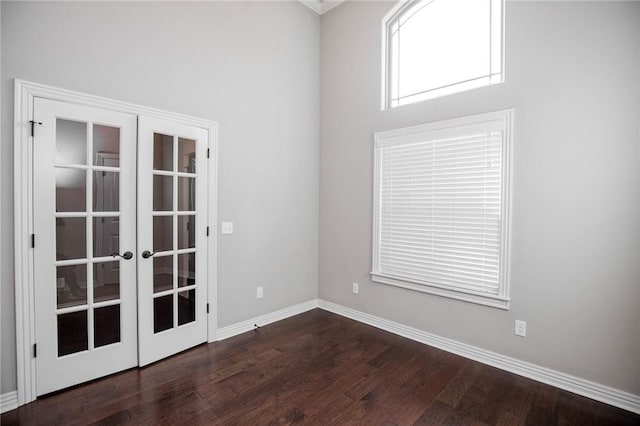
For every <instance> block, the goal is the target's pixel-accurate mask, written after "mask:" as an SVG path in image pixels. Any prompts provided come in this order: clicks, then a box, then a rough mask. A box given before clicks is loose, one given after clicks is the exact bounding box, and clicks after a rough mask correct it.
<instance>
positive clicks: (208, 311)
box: [207, 303, 209, 313]
mask: <svg viewBox="0 0 640 426" xmlns="http://www.w3.org/2000/svg"><path fill="white" fill-rule="evenodd" d="M207 313H209V304H208V303H207Z"/></svg>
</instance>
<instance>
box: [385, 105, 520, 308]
mask: <svg viewBox="0 0 640 426" xmlns="http://www.w3.org/2000/svg"><path fill="white" fill-rule="evenodd" d="M478 117H479V116H476V118H478ZM480 117H485V118H486V116H480ZM470 119H473V118H470ZM458 122H459V123H461V124H462V126H455V125H454V126H453V127H450V128H442V126H440V128H439V129H437V130H435V131H429V130H427V131H424V130H425V129H424V128H422V129H419V131H417V132H414V133H411V132H410V133H408V134H405V135H403V136H393V137H390V138H384V137H379V138H377V142H378V144H377V148H376V149H377V152H376V154H377V177H376V178H377V185H378V186H377V197H376V199H377V200H376V204H377V206H376V208H377V212H376V213H377V223H376V226H377V229H376V244H375V246H376V250H377V253H374V262H375V263H374V274H379V275H383V276H386V277H388V278H392V279H393V278H395V279H399V280H406V281H409V282H411V283H417V284H423V285H428V286H433V287H440V288H443V289H448V290H454V291H461V292H467V293H473V294H482V295H489V296H495V297H499V298H505V293H506V292H505V288H504V282H503V281H504V277H505V275H504V274H503V272H504V271H502V268H503V267H504V266H505V265H503V263H504V259H505V256H504V254H505V253H504V251H503V250H504V249H505V247H504V246H505V241H506V239H505V235H504V233H505V232H507V227H506V226H505V225H506V223H505V219H506V217H505V216H506V214H507V209H506V208H505V207H506V205H505V202H507V199H506V196H505V195H506V194H505V188H506V185H505V183H506V182H505V178H508V175H507V174H506V173H505V172H506V170H505V167H504V166H505V164H504V163H505V154H508V151H507V150H506V149H505V148H506V145H505V138H506V137H508V136H509V135H508V134H507V132H506V129H505V128H504V127H505V126H504V121H501V120H498V121H495V120H490V121H488V122H486V123H477V122H476V123H467V122H465V121H464V120H463V121H462V122H460V121H458ZM449 124H454V123H453V122H449ZM496 124H497V125H496Z"/></svg>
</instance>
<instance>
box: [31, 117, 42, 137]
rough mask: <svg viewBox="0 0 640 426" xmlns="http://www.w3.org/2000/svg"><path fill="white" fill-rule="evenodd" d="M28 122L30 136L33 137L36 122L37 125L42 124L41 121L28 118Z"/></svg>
mask: <svg viewBox="0 0 640 426" xmlns="http://www.w3.org/2000/svg"><path fill="white" fill-rule="evenodd" d="M29 123H31V137H34V136H35V135H36V131H35V127H36V124H37V125H38V126H42V122H40V121H34V120H29Z"/></svg>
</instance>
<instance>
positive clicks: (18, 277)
mask: <svg viewBox="0 0 640 426" xmlns="http://www.w3.org/2000/svg"><path fill="white" fill-rule="evenodd" d="M34 97H41V98H45V99H51V100H55V101H62V102H69V103H75V104H79V105H87V106H92V107H96V108H102V109H107V110H111V111H118V112H124V113H129V114H134V115H137V116H140V115H145V116H148V117H152V118H159V119H164V120H167V121H172V122H178V123H182V124H187V125H190V126H194V127H198V128H203V129H206V130H207V131H208V132H209V144H210V148H211V154H212V155H213V156H214V157H213V158H212V159H211V160H212V162H211V163H210V168H211V167H215V170H214V173H213V174H216V173H217V158H218V154H217V152H218V124H217V123H216V122H215V121H212V120H205V119H200V118H196V117H191V116H188V115H183V114H177V113H172V112H168V111H163V110H160V109H156V108H151V107H146V106H142V105H136V104H131V103H127V102H121V101H116V100H112V99H108V98H103V97H100V96H94V95H89V94H85V93H80V92H75V91H72V90H66V89H60V88H56V87H52V86H47V85H44V84H39V83H33V82H29V81H24V80H19V79H15V81H14V98H15V99H14V134H13V140H14V255H15V264H14V265H15V302H16V358H17V359H16V364H17V365H16V367H17V368H16V375H17V387H18V390H17V395H18V398H17V401H18V405H19V406H20V405H23V404H26V403H28V402H31V401H34V400H35V399H36V374H35V373H36V366H35V358H33V344H34V343H35V313H34V303H33V301H34V282H33V250H32V249H31V244H30V236H31V234H32V233H33V205H32V199H33V184H32V176H33V172H32V161H31V158H32V157H33V152H32V149H33V148H32V145H33V144H32V143H31V142H32V138H31V133H30V124H29V121H30V120H33V100H34ZM36 131H37V127H36ZM210 170H211V169H210ZM210 182H212V183H213V184H217V176H214V178H213V180H211V179H210ZM210 202H211V203H213V205H211V206H210V209H209V212H210V221H211V222H210V223H211V225H210V226H211V228H210V229H211V230H212V231H213V232H212V233H210V237H209V244H210V246H209V247H210V248H211V246H213V248H212V250H211V251H209V264H210V265H213V270H214V271H217V269H216V268H215V265H216V260H217V259H216V257H217V250H216V245H217V238H216V235H217V233H216V232H215V229H216V224H215V222H214V221H215V220H217V189H216V188H214V195H213V196H212V198H211V199H210ZM209 275H211V274H209ZM213 275H214V277H212V278H211V277H210V279H209V283H208V290H209V291H208V295H207V298H208V302H209V304H210V306H213V307H215V306H216V303H217V300H216V297H217V279H216V277H215V275H216V272H214V274H213ZM212 317H214V318H213V319H211V318H210V320H209V322H208V326H209V329H208V336H207V340H209V341H214V340H215V336H216V330H215V328H214V329H213V330H211V328H210V327H215V326H216V324H217V319H216V317H217V312H216V311H215V309H214V315H212Z"/></svg>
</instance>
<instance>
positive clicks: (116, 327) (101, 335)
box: [93, 305, 120, 348]
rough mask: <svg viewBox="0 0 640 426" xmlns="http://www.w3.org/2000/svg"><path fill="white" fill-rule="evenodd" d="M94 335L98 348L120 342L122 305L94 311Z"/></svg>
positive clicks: (95, 344)
mask: <svg viewBox="0 0 640 426" xmlns="http://www.w3.org/2000/svg"><path fill="white" fill-rule="evenodd" d="M93 333H94V334H93V342H94V344H93V345H94V347H96V348H97V347H100V346H105V345H110V344H111V343H117V342H119V341H120V305H112V306H105V307H103V308H95V309H94V310H93Z"/></svg>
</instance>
